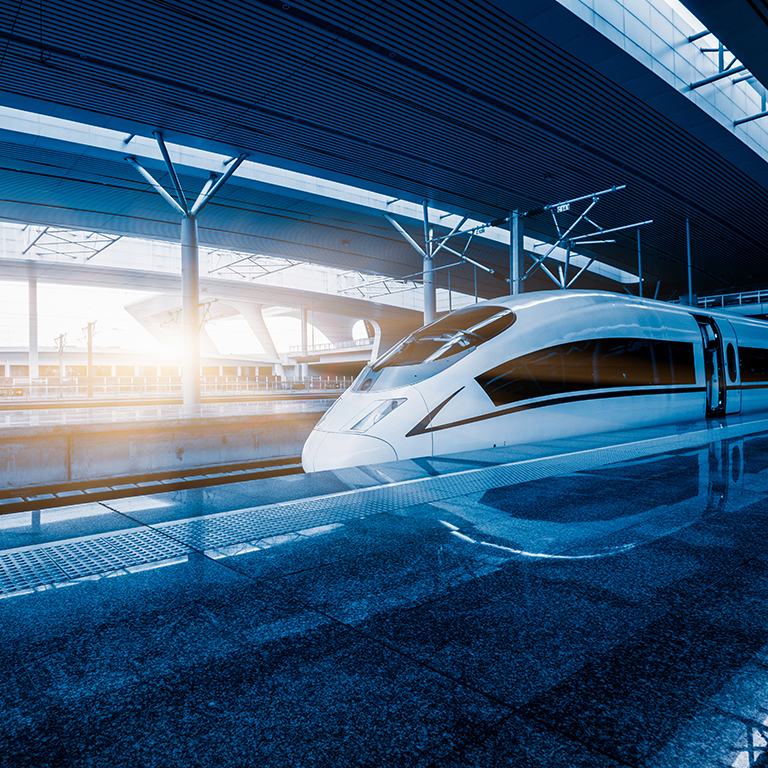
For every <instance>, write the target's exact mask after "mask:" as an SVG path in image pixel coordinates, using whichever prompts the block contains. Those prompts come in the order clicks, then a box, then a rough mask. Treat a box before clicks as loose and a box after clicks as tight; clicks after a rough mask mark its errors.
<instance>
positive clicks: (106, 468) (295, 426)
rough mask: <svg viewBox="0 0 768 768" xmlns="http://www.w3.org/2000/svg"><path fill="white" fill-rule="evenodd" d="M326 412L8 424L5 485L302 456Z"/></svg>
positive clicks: (2, 443) (1, 455) (2, 459)
mask: <svg viewBox="0 0 768 768" xmlns="http://www.w3.org/2000/svg"><path fill="white" fill-rule="evenodd" d="M321 416H322V411H317V412H309V413H298V414H273V415H253V416H236V417H218V418H206V417H200V418H183V419H168V420H164V421H154V422H151V423H137V424H83V425H69V426H66V425H65V426H59V425H57V426H50V427H19V428H10V429H4V430H3V431H2V434H1V435H0V487H2V489H5V490H7V489H11V488H30V487H34V486H48V485H55V484H57V483H78V482H92V481H93V480H99V481H100V480H103V481H104V482H105V483H106V482H107V481H110V484H114V483H115V482H119V480H120V478H127V477H133V478H135V477H136V476H140V475H144V474H152V473H159V472H174V471H186V470H190V469H195V468H200V469H201V470H202V469H208V468H217V467H224V466H227V465H230V464H235V463H239V462H252V461H260V460H263V459H271V458H280V457H288V456H298V455H299V454H300V453H301V449H302V447H303V445H304V441H305V440H306V438H307V436H308V435H309V433H310V432H311V430H312V428H313V427H314V425H315V424H316V423H317V421H318V420H319V419H320V417H321Z"/></svg>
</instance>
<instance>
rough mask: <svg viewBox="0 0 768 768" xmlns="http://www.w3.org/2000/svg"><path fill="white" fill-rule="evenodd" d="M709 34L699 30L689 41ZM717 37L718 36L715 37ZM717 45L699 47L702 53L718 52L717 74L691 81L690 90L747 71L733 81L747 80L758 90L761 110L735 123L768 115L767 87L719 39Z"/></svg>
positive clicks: (734, 123)
mask: <svg viewBox="0 0 768 768" xmlns="http://www.w3.org/2000/svg"><path fill="white" fill-rule="evenodd" d="M709 35H712V33H711V32H709V31H708V30H705V31H704V32H699V33H698V34H696V35H691V36H690V37H689V38H688V42H689V43H694V42H696V41H697V40H700V39H701V38H703V37H707V36H709ZM715 39H716V38H715ZM716 42H717V47H716V48H699V50H700V51H701V52H702V53H716V54H717V69H718V71H717V74H716V75H712V76H710V77H705V78H704V79H703V80H697V81H696V82H695V83H690V84H689V85H688V87H689V89H690V90H692V91H693V90H696V88H701V86H703V85H708V84H709V83H715V82H717V81H718V80H723V79H724V78H727V77H733V76H734V75H737V74H739V73H741V72H745V73H746V74H744V75H742V76H741V77H735V78H734V79H733V80H732V82H733V84H734V85H736V83H744V82H746V83H747V84H749V85H750V86H752V88H754V90H756V91H757V93H758V95H759V96H760V100H761V102H762V106H761V109H762V111H761V112H758V113H757V114H755V115H750V116H749V117H743V118H741V119H740V120H734V121H733V125H734V127H736V126H737V125H741V124H742V123H750V122H752V121H753V120H758V119H760V118H761V117H768V108H767V107H768V103H767V102H768V93H766V89H765V87H764V86H763V85H762V84H761V83H760V82H759V81H758V80H757V78H756V77H755V76H754V75H753V74H751V73H750V72H749V71H747V68H746V67H745V66H744V65H743V64H741V62H739V60H738V59H737V58H736V57H735V56H733V54H731V53H730V52H729V51H728V49H727V48H726V47H725V46H724V45H723V44H722V43H721V42H720V41H719V40H717V39H716ZM728 56H730V57H731V60H730V62H728V64H726V63H725V61H726V58H727V57H728ZM734 65H735V66H734Z"/></svg>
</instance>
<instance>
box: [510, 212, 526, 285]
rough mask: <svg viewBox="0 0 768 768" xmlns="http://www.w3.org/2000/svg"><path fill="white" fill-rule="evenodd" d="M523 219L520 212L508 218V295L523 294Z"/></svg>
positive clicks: (513, 213)
mask: <svg viewBox="0 0 768 768" xmlns="http://www.w3.org/2000/svg"><path fill="white" fill-rule="evenodd" d="M523 272H524V269H523V217H522V216H521V215H520V211H512V214H511V216H510V217H509V293H510V295H512V296H517V295H518V294H520V293H522V292H523V282H522V277H523Z"/></svg>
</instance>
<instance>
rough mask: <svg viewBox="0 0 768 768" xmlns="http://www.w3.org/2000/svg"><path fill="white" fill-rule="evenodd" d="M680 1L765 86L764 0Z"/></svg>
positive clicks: (767, 26)
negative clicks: (723, 0)
mask: <svg viewBox="0 0 768 768" xmlns="http://www.w3.org/2000/svg"><path fill="white" fill-rule="evenodd" d="M683 4H684V5H685V6H686V7H687V8H688V10H690V11H691V13H693V14H694V15H695V16H696V17H697V18H698V19H699V20H700V21H701V22H702V28H705V29H708V30H709V31H710V32H712V33H713V34H714V35H715V36H716V37H717V39H718V40H720V41H721V42H722V43H723V45H725V46H726V47H727V48H728V50H729V51H731V52H732V53H733V54H734V55H735V56H737V57H738V59H739V61H741V63H742V64H744V66H745V67H747V69H748V70H749V71H750V72H751V73H752V74H753V75H754V76H755V77H756V78H757V79H758V80H759V81H760V82H761V83H762V84H763V85H764V86H765V87H766V88H768V2H766V0H728V2H722V0H683Z"/></svg>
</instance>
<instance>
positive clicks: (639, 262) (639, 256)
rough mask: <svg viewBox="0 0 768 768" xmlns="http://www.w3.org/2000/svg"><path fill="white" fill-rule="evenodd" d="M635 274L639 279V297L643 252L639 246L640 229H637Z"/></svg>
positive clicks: (641, 281) (641, 282) (641, 287)
mask: <svg viewBox="0 0 768 768" xmlns="http://www.w3.org/2000/svg"><path fill="white" fill-rule="evenodd" d="M637 276H638V278H639V279H640V288H639V290H640V297H641V298H642V296H643V252H642V250H641V248H640V230H639V229H638V230H637Z"/></svg>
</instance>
